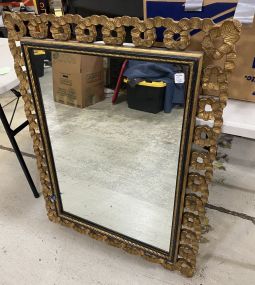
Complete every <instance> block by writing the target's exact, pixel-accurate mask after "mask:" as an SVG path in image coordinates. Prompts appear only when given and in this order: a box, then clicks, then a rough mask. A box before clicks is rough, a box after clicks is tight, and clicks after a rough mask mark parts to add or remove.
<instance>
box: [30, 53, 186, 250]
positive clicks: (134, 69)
mask: <svg viewBox="0 0 255 285" xmlns="http://www.w3.org/2000/svg"><path fill="white" fill-rule="evenodd" d="M31 61H32V64H34V67H35V68H36V73H37V76H38V77H39V82H40V88H41V92H42V97H43V102H44V109H45V115H46V119H47V125H48V131H49V135H50V140H51V144H52V152H53V156H54V162H55V167H56V173H57V178H58V186H59V191H60V195H61V200H62V206H63V211H64V212H67V213H70V214H72V215H75V216H77V217H79V218H82V219H84V220H87V221H90V222H92V223H94V224H97V225H100V226H102V227H105V228H107V229H109V230H111V231H113V232H117V233H120V234H122V235H125V236H127V237H130V238H132V239H135V240H138V241H141V242H143V243H146V244H148V245H150V246H153V247H156V248H159V249H161V250H164V251H169V246H170V238H171V227H172V217H173V208H174V199H175V190H176V179H177V172H178V159H179V146H180V140H181V132H182V122H183V114H184V104H185V94H186V89H187V81H188V80H187V79H188V73H189V70H188V67H187V66H185V65H180V64H178V65H177V64H170V63H159V62H155V61H151V62H148V61H143V60H125V59H124V58H123V59H121V58H105V57H98V56H88V55H80V54H70V53H63V52H61V53H60V52H49V51H42V50H34V51H33V56H32V60H31ZM35 62H36V64H35ZM114 90H115V93H114ZM112 101H113V102H112Z"/></svg>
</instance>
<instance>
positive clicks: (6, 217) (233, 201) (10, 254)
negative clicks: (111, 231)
mask: <svg viewBox="0 0 255 285" xmlns="http://www.w3.org/2000/svg"><path fill="white" fill-rule="evenodd" d="M8 99H9V95H8V94H7V95H6V96H1V103H3V102H4V101H5V100H8ZM8 109H9V108H8ZM22 118H24V112H23V107H22V106H20V107H19V108H18V116H17V120H15V123H16V124H17V123H18V122H21V121H22ZM17 139H18V142H19V144H20V146H21V148H22V150H23V151H24V152H26V153H28V154H32V153H33V151H32V145H31V139H30V137H29V134H28V131H27V129H26V130H24V131H23V132H22V133H21V134H19V135H18V137H17ZM254 148H255V142H254V141H250V140H246V139H243V138H237V137H235V138H234V139H233V144H232V149H231V150H226V149H223V150H222V151H223V152H228V154H229V162H228V163H226V164H225V166H226V171H216V175H215V178H214V183H213V185H212V187H211V191H210V200H209V202H210V204H212V205H214V206H216V208H217V207H223V208H225V209H228V210H232V211H237V212H240V213H244V214H247V215H250V216H252V217H254V216H255V215H254V210H255V199H254V192H255V189H254V188H255V187H254V181H255V171H254V170H255V165H254V164H255V152H254ZM10 150H11V146H10V144H9V142H8V139H7V137H6V135H5V133H4V131H3V128H2V126H1V125H0V175H1V180H0V197H1V198H0V232H1V235H0V284H1V285H14V284H15V285H16V284H21V285H23V284H24V285H30V284H39V285H53V284H56V285H59V284H61V285H62V284H63V285H64V284H68V285H70V284H102V285H108V284H109V285H112V284H116V285H117V284H118V285H119V284H132V285H133V284H134V285H135V284H146V285H147V284H156V285H157V284H170V285H171V284H173V285H176V284H184V285H193V284H194V285H198V284H203V285H204V284H205V285H213V284H224V285H225V284H227V285H228V284H231V285H232V284H233V285H235V284H238V285H239V284H243V285H246V284H247V285H248V284H249V285H250V284H254V279H255V255H254V239H255V225H254V223H252V222H251V221H250V220H249V218H250V217H249V216H242V217H243V218H240V217H238V216H233V215H231V214H226V213H224V212H220V211H218V210H210V209H209V210H207V214H208V217H209V219H210V224H211V226H212V230H211V231H210V232H209V233H208V234H207V235H206V236H205V238H206V239H204V243H203V244H201V246H200V251H199V256H198V259H197V263H198V264H197V273H196V275H195V276H194V277H193V278H192V279H186V278H184V277H182V276H181V275H179V274H178V273H171V272H169V271H167V270H165V269H163V268H161V267H160V266H158V265H155V264H151V263H149V262H147V261H144V260H143V259H142V258H140V257H136V256H132V255H129V254H127V253H125V252H122V251H121V250H119V249H115V248H113V247H110V246H108V245H105V244H104V243H102V242H99V241H95V240H93V239H91V238H89V237H87V236H84V235H81V234H79V233H76V232H74V231H72V230H71V229H68V228H65V227H62V226H59V225H56V224H53V223H51V222H49V221H48V219H47V216H46V210H45V208H44V201H43V198H42V197H41V198H39V199H34V198H33V196H32V194H31V192H30V189H29V187H28V184H27V182H26V180H25V177H24V175H23V173H22V171H21V169H20V167H19V164H18V161H17V159H16V157H15V155H14V154H13V153H12V152H11V151H10ZM26 161H27V164H28V167H29V169H30V171H31V173H32V176H33V178H34V180H35V182H36V184H37V185H38V187H39V179H38V175H37V171H36V164H35V159H34V158H32V157H28V156H27V157H26ZM219 210H221V209H219ZM239 216H240V215H239Z"/></svg>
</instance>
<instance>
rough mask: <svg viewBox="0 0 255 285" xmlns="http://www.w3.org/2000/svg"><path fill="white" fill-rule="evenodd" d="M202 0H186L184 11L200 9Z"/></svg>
mask: <svg viewBox="0 0 255 285" xmlns="http://www.w3.org/2000/svg"><path fill="white" fill-rule="evenodd" d="M203 2H204V1H203V0H186V2H185V4H184V6H185V11H202V7H203Z"/></svg>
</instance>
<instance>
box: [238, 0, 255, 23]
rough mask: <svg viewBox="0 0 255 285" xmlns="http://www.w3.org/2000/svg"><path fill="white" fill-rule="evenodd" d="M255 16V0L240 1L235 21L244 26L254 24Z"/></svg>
mask: <svg viewBox="0 0 255 285" xmlns="http://www.w3.org/2000/svg"><path fill="white" fill-rule="evenodd" d="M254 15H255V0H239V1H238V3H237V6H236V11H235V15H234V19H236V20H238V21H240V22H241V23H243V24H253V20H254Z"/></svg>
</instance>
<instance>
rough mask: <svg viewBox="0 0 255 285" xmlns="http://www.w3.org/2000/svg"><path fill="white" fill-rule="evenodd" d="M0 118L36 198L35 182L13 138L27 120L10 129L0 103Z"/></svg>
mask: <svg viewBox="0 0 255 285" xmlns="http://www.w3.org/2000/svg"><path fill="white" fill-rule="evenodd" d="M0 118H1V121H2V123H3V126H4V129H5V131H6V134H7V136H8V138H9V140H10V142H11V145H12V147H13V149H14V151H15V153H16V156H17V158H18V160H19V163H20V165H21V167H22V170H23V172H24V174H25V176H26V178H27V181H28V183H29V185H30V187H31V190H32V192H33V194H34V197H35V198H38V197H39V193H38V192H37V190H36V187H35V184H34V182H33V180H32V177H31V175H30V173H29V170H28V168H27V166H26V163H25V161H24V158H23V156H22V154H21V151H20V149H19V146H18V144H17V142H16V139H15V135H16V134H18V133H19V132H20V131H21V130H23V129H24V128H25V127H26V126H28V121H26V122H24V123H23V124H21V125H20V126H19V127H17V128H16V129H15V130H12V129H11V127H10V125H9V123H8V120H7V118H6V116H5V113H4V110H3V108H2V106H1V104H0Z"/></svg>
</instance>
